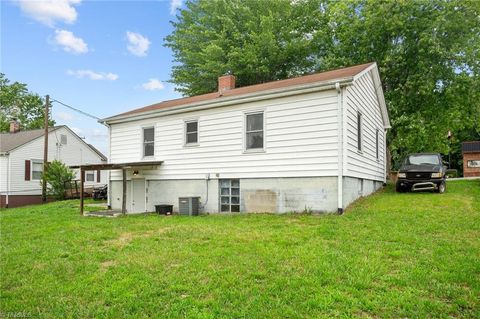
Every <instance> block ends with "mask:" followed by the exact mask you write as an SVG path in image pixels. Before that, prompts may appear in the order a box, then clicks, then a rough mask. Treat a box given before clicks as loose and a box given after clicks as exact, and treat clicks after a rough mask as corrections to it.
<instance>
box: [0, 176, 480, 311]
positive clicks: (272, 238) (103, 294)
mask: <svg viewBox="0 0 480 319" xmlns="http://www.w3.org/2000/svg"><path fill="white" fill-rule="evenodd" d="M77 207H78V202H77V201H66V202H59V203H53V204H48V205H45V206H31V207H24V208H18V209H10V210H3V211H1V212H0V216H1V259H0V263H1V264H0V265H1V304H0V310H1V314H2V316H6V315H10V316H11V315H12V314H19V313H20V314H21V315H28V316H30V317H33V318H53V317H57V318H93V317H95V318H146V317H155V318H319V317H320V318H321V317H324V318H332V317H341V318H348V317H352V318H354V317H355V318H356V317H358V318H479V317H480V301H479V299H480V181H478V180H477V181H455V182H449V183H448V190H447V193H445V194H442V195H439V194H431V193H416V194H396V193H395V192H393V190H392V188H391V187H388V188H387V189H386V190H384V191H381V192H379V193H377V194H375V195H373V196H370V197H368V198H364V199H362V200H360V201H358V202H357V203H355V204H354V205H353V206H352V207H351V208H350V209H349V210H348V211H347V212H346V214H344V215H343V216H338V215H293V214H286V215H268V214H245V215H227V216H225V215H223V216H218V215H210V216H201V217H179V216H173V217H165V216H158V215H153V214H152V215H143V216H127V217H122V218H108V219H107V218H95V217H90V218H86V217H80V216H79V215H78V209H77Z"/></svg>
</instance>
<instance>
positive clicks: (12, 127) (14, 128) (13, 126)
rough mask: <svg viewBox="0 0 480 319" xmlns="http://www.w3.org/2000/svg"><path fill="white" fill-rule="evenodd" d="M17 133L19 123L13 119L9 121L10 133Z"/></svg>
mask: <svg viewBox="0 0 480 319" xmlns="http://www.w3.org/2000/svg"><path fill="white" fill-rule="evenodd" d="M18 131H20V122H19V121H18V120H17V119H16V118H13V119H12V120H11V121H10V133H17V132H18Z"/></svg>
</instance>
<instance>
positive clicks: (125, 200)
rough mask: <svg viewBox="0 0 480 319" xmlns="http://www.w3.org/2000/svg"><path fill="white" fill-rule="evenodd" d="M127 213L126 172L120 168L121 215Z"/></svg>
mask: <svg viewBox="0 0 480 319" xmlns="http://www.w3.org/2000/svg"><path fill="white" fill-rule="evenodd" d="M126 212H127V172H126V170H125V168H122V214H123V215H125V213H126Z"/></svg>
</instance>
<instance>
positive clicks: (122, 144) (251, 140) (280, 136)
mask: <svg viewBox="0 0 480 319" xmlns="http://www.w3.org/2000/svg"><path fill="white" fill-rule="evenodd" d="M104 123H106V124H108V125H109V127H110V129H109V139H110V141H109V145H110V157H111V163H130V164H131V163H136V164H135V165H137V166H135V167H134V166H131V167H129V166H128V165H127V166H126V167H127V168H126V173H127V175H126V176H127V177H126V179H127V182H126V186H127V189H126V209H127V211H128V212H131V213H135V212H143V211H153V210H154V205H156V204H171V205H174V211H178V203H179V198H180V197H200V204H201V207H202V211H203V212H211V213H214V212H239V211H240V212H291V211H296V212H299V211H304V210H308V211H325V212H327V211H339V212H342V211H343V209H344V208H345V207H347V206H348V205H349V204H350V203H351V202H353V201H354V200H355V199H357V198H359V197H361V196H364V195H367V194H370V193H372V192H374V191H375V190H377V189H379V188H380V187H381V186H382V184H383V183H384V182H385V178H386V173H385V170H386V165H385V163H386V162H385V161H386V156H385V155H386V145H385V133H386V129H388V128H390V124H389V118H388V113H387V109H386V106H385V101H384V96H383V92H382V86H381V82H380V77H379V73H378V69H377V65H376V64H375V63H369V64H363V65H358V66H353V67H348V68H344V69H339V70H333V71H328V72H323V73H318V74H313V75H307V76H302V77H297V78H292V79H287V80H281V81H274V82H269V83H263V84H258V85H252V86H247V87H241V88H235V77H234V76H232V75H226V76H222V77H220V78H219V90H218V92H214V93H209V94H204V95H199V96H193V97H187V98H181V99H176V100H171V101H165V102H161V103H158V104H154V105H150V106H147V107H143V108H140V109H136V110H133V111H130V112H126V113H123V114H119V115H116V116H113V117H109V118H106V119H104ZM144 161H145V162H147V161H148V162H153V161H158V164H157V165H156V166H149V167H144V168H142V167H138V165H139V164H141V163H142V162H144ZM160 161H161V163H160ZM110 204H111V206H112V207H113V208H114V209H119V208H120V207H121V206H122V174H121V171H119V170H116V171H112V173H111V180H110Z"/></svg>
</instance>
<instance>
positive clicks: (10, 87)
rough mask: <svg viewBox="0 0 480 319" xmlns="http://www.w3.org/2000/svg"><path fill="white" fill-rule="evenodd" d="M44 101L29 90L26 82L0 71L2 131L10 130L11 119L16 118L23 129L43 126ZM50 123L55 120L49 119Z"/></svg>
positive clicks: (0, 117) (0, 126) (0, 127)
mask: <svg viewBox="0 0 480 319" xmlns="http://www.w3.org/2000/svg"><path fill="white" fill-rule="evenodd" d="M44 105H45V104H44V101H43V99H42V98H41V97H40V96H39V95H38V94H35V93H32V92H29V91H28V88H27V85H26V84H24V83H19V82H14V83H11V84H10V81H9V80H8V79H7V78H6V77H5V74H3V73H0V132H8V130H9V126H10V121H11V120H12V119H13V118H16V119H18V120H19V121H20V123H21V125H22V128H23V129H27V130H28V129H36V128H42V127H43V123H44V118H43V116H44ZM49 125H50V126H53V125H55V121H53V120H49Z"/></svg>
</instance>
